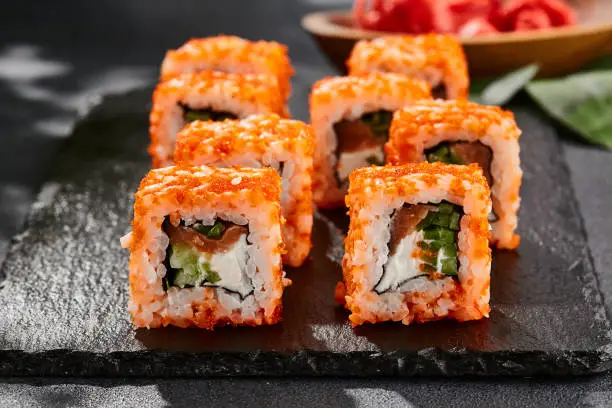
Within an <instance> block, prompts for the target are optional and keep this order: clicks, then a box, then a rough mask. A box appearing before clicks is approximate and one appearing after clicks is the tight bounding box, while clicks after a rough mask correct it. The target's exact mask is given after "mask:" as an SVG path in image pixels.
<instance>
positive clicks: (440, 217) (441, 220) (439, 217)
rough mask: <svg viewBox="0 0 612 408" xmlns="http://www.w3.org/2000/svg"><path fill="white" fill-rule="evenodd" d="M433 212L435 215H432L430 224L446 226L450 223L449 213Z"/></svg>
mask: <svg viewBox="0 0 612 408" xmlns="http://www.w3.org/2000/svg"><path fill="white" fill-rule="evenodd" d="M434 214H435V216H434V217H433V221H432V224H433V225H437V226H438V227H444V228H448V225H449V223H450V215H449V214H443V213H440V212H438V213H434Z"/></svg>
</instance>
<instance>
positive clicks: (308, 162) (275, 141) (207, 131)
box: [174, 114, 314, 267]
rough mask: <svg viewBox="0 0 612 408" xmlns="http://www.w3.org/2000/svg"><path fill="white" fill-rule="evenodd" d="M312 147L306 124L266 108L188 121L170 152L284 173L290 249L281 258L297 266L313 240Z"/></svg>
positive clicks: (187, 159)
mask: <svg viewBox="0 0 612 408" xmlns="http://www.w3.org/2000/svg"><path fill="white" fill-rule="evenodd" d="M313 153H314V137H313V133H312V129H311V127H310V126H308V125H306V124H305V123H303V122H300V121H297V120H288V119H282V118H280V117H279V116H278V115H275V114H270V115H253V116H250V117H248V118H246V119H243V120H240V121H238V120H226V121H224V122H202V121H195V122H192V123H191V124H189V125H187V126H186V127H185V128H184V129H183V130H182V131H181V132H180V133H179V135H178V137H177V142H176V151H175V157H174V158H175V161H176V162H177V163H179V164H181V163H182V164H190V165H203V164H205V165H212V166H231V165H242V166H254V167H260V166H261V165H264V166H270V167H273V168H276V169H277V170H278V171H279V173H280V174H281V177H283V178H284V179H286V180H285V181H286V183H283V184H284V186H285V187H284V188H285V189H286V191H283V192H282V198H281V203H282V214H283V216H284V217H285V219H286V222H285V224H284V225H283V228H282V229H283V236H284V238H285V242H286V244H287V247H288V251H287V253H286V254H285V256H284V257H283V261H284V263H286V264H288V265H290V266H294V267H295V266H300V265H301V264H302V263H303V262H304V260H305V259H306V256H307V255H308V252H309V251H310V247H311V245H312V244H311V239H310V235H311V230H312V214H313V205H312V172H313V164H312V163H313ZM281 163H282V170H281ZM283 173H284V174H283Z"/></svg>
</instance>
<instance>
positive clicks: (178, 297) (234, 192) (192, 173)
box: [122, 166, 290, 329]
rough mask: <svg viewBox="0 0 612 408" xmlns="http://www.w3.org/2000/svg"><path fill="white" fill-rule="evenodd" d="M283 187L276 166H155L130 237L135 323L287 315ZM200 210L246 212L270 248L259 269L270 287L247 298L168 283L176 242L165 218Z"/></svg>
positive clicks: (138, 199) (270, 319)
mask: <svg viewBox="0 0 612 408" xmlns="http://www.w3.org/2000/svg"><path fill="white" fill-rule="evenodd" d="M280 190H281V185H280V177H279V176H278V174H277V173H276V172H275V171H274V170H272V169H215V168H210V167H206V166H201V167H189V166H173V167H166V168H162V169H156V170H152V171H150V172H149V173H148V174H147V176H146V177H145V178H144V179H143V180H142V182H141V183H140V187H139V189H138V192H137V193H136V195H135V203H134V221H133V222H132V232H131V233H130V234H128V235H127V236H126V237H124V238H122V245H123V246H124V247H125V248H128V249H129V250H130V262H129V269H130V302H129V311H130V313H131V314H132V317H133V322H134V324H135V325H136V326H138V327H161V326H167V325H175V326H180V327H187V326H197V327H201V328H206V329H212V328H213V327H214V326H216V325H224V324H233V325H240V324H247V325H261V324H274V323H276V322H278V321H280V319H281V311H282V304H281V296H282V292H283V286H286V285H287V284H289V283H290V282H289V281H288V280H287V279H284V278H283V273H282V266H281V254H282V253H283V252H284V248H283V244H282V239H281V235H280V224H281V215H280V203H279V201H280ZM199 214H209V215H210V216H213V217H214V214H224V217H228V216H230V217H234V218H235V217H238V218H241V217H242V218H245V219H246V221H247V222H248V228H249V240H251V239H256V240H257V244H258V246H259V247H260V248H261V250H262V251H263V252H264V253H262V254H261V257H260V259H259V261H258V262H259V264H257V268H258V269H257V272H256V273H257V274H260V279H261V280H262V282H263V283H262V287H261V288H260V289H257V288H256V289H255V292H254V294H253V295H251V296H249V297H247V298H246V299H245V300H244V301H243V302H242V303H240V304H237V303H235V302H236V300H235V299H234V298H231V297H230V296H229V295H227V294H224V292H223V291H222V290H221V289H215V288H212V287H195V288H184V289H178V288H175V287H172V288H168V289H167V290H166V289H165V288H164V287H163V283H162V278H163V277H164V275H165V273H166V268H165V266H164V260H165V258H166V246H167V245H168V240H167V239H168V238H167V236H166V235H165V233H164V232H163V230H162V224H163V222H164V219H165V218H166V217H169V219H170V221H171V222H173V223H178V221H180V220H181V219H193V218H197V217H199V216H200V215H199ZM251 237H254V238H251ZM249 299H250V300H249ZM232 302H233V303H232Z"/></svg>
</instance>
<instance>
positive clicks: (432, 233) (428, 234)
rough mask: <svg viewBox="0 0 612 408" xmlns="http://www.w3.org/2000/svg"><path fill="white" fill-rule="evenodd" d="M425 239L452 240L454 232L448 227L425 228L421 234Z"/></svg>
mask: <svg viewBox="0 0 612 408" xmlns="http://www.w3.org/2000/svg"><path fill="white" fill-rule="evenodd" d="M423 237H424V238H425V239H426V240H432V241H443V242H454V241H455V233H454V232H453V231H451V230H449V229H446V228H442V227H437V228H436V229H431V230H426V231H425V232H424V234H423Z"/></svg>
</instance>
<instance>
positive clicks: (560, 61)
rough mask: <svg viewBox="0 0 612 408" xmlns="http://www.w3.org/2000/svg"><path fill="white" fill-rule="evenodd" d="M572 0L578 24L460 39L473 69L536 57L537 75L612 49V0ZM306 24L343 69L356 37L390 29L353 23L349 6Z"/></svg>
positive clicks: (479, 74)
mask: <svg viewBox="0 0 612 408" xmlns="http://www.w3.org/2000/svg"><path fill="white" fill-rule="evenodd" d="M574 6H575V9H576V11H577V14H578V19H579V21H580V24H579V25H577V26H573V27H561V28H553V29H546V30H538V31H529V32H516V33H504V34H499V35H492V36H487V37H477V38H464V39H461V43H462V44H463V47H464V49H465V53H466V56H467V59H468V64H469V68H470V75H471V76H472V77H473V78H483V77H491V76H495V75H499V74H503V73H506V72H509V71H511V70H513V69H516V68H520V67H523V66H525V65H528V64H531V63H533V62H535V63H538V64H539V66H540V71H539V74H538V75H539V76H556V75H563V74H568V73H571V72H574V71H577V70H578V69H580V68H581V67H583V66H584V65H585V64H587V63H589V62H591V61H593V60H594V59H596V58H597V57H600V56H602V55H604V54H606V53H612V0H587V1H585V0H583V1H580V2H578V3H575V4H574ZM302 26H303V27H304V28H305V29H306V30H307V31H308V32H310V34H311V35H312V36H313V37H314V39H315V40H316V42H317V44H318V45H319V47H320V48H321V50H323V52H324V53H325V54H326V55H327V57H328V58H329V59H330V60H331V61H332V62H333V63H334V65H335V66H336V67H338V69H339V70H340V71H341V72H343V73H345V72H346V66H345V62H346V60H347V58H348V56H349V54H350V52H351V49H352V48H353V45H354V44H355V42H356V41H358V40H361V39H368V38H375V37H379V36H382V35H390V34H389V33H384V32H380V31H368V30H362V29H359V28H355V27H353V22H352V18H351V13H350V12H347V11H331V12H318V13H311V14H308V15H306V16H304V18H302Z"/></svg>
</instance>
